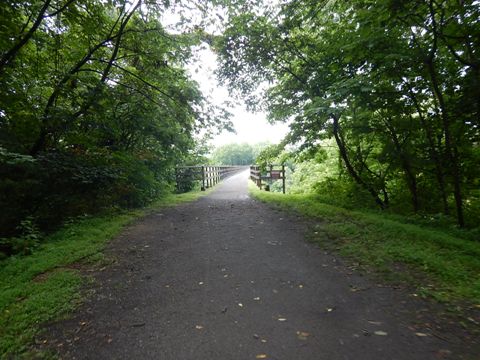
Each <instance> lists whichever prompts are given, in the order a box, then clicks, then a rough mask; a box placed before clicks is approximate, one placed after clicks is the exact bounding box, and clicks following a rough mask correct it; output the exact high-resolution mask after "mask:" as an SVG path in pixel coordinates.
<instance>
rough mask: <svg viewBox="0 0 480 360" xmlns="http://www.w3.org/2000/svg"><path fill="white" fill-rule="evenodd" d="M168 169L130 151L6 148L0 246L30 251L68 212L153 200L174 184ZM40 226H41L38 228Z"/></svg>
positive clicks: (1, 155)
mask: <svg viewBox="0 0 480 360" xmlns="http://www.w3.org/2000/svg"><path fill="white" fill-rule="evenodd" d="M167 174H168V170H167V169H165V167H161V166H158V165H157V164H156V163H155V162H154V161H152V160H150V159H148V158H139V157H135V156H133V155H131V154H125V153H121V152H118V153H108V152H106V151H103V152H80V151H52V152H48V153H43V154H40V155H39V156H37V157H36V158H32V157H29V156H24V155H19V154H15V153H9V152H7V151H5V150H2V151H1V152H0V194H1V195H0V207H1V208H2V209H3V213H2V217H1V218H0V238H1V239H2V240H1V242H0V252H2V253H4V254H7V255H9V254H15V253H28V252H30V251H31V250H32V249H33V248H34V247H35V245H36V243H38V242H39V241H40V240H41V239H40V237H38V236H37V234H38V233H39V232H38V231H44V232H49V231H52V230H53V229H55V228H57V227H58V226H59V225H60V224H61V223H62V222H63V221H65V220H66V219H68V218H73V217H77V216H79V215H83V214H94V213H99V212H101V211H103V210H105V209H108V208H111V207H123V208H133V207H140V206H144V205H146V204H148V203H149V202H151V201H153V200H154V199H156V198H157V197H158V196H159V195H160V193H161V192H163V191H168V190H170V187H169V185H168V182H167V180H168V176H167ZM37 230H38V231H37Z"/></svg>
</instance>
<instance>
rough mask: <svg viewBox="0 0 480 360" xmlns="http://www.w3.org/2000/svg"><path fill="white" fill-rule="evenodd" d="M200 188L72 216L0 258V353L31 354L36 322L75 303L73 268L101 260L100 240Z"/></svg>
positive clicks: (64, 311)
mask: <svg viewBox="0 0 480 360" xmlns="http://www.w3.org/2000/svg"><path fill="white" fill-rule="evenodd" d="M203 194H205V193H201V192H199V191H198V192H191V193H186V194H179V195H167V196H166V197H164V198H162V199H161V200H159V201H158V202H157V203H155V204H153V205H152V206H150V207H148V208H146V209H143V210H136V211H129V212H122V213H117V214H109V215H105V216H101V217H90V218H85V219H80V220H76V221H74V222H72V223H70V224H68V225H65V226H64V227H63V228H62V229H60V230H59V231H57V232H56V233H54V234H52V235H50V236H49V237H48V238H46V239H45V241H44V242H43V245H42V246H40V247H39V248H37V249H36V250H35V251H34V253H33V254H31V255H28V256H17V257H11V258H8V259H6V260H3V261H0V358H2V359H4V358H31V357H32V354H29V352H28V351H29V347H30V346H31V345H32V342H33V340H34V338H35V335H36V334H38V332H39V331H40V326H41V324H42V323H44V322H46V321H51V320H53V319H58V318H60V317H62V316H65V314H67V313H68V312H69V311H72V310H73V309H75V308H76V307H77V306H78V305H79V304H80V303H81V301H82V295H81V294H80V293H79V289H80V286H81V285H82V283H83V282H84V281H85V277H83V276H82V275H81V273H80V271H79V268H82V267H83V268H84V267H86V266H87V267H88V266H89V265H90V266H93V264H97V263H99V262H101V261H102V259H103V255H102V251H103V249H104V247H105V245H106V243H107V242H108V241H109V240H110V239H112V238H113V237H114V236H115V235H117V234H118V233H119V232H120V231H121V230H122V229H123V227H124V226H125V225H127V224H129V223H131V222H132V221H133V220H135V219H137V218H139V217H141V216H143V215H145V214H146V213H148V212H150V211H153V210H154V209H157V208H159V207H165V206H172V205H176V204H178V203H181V202H186V201H192V200H195V199H197V198H198V197H199V196H201V195H203Z"/></svg>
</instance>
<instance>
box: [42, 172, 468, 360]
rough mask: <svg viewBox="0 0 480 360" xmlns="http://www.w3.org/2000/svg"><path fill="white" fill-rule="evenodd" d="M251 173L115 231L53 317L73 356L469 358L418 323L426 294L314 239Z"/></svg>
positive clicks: (59, 341) (56, 335) (60, 341)
mask: <svg viewBox="0 0 480 360" xmlns="http://www.w3.org/2000/svg"><path fill="white" fill-rule="evenodd" d="M247 177H248V173H241V174H238V175H235V176H233V177H231V178H229V179H227V180H226V181H224V182H223V183H222V184H220V185H218V186H217V189H216V190H215V191H214V192H213V193H211V194H210V195H208V196H205V197H203V198H201V199H200V200H198V201H196V202H193V203H189V204H184V205H180V206H177V207H175V208H168V209H162V210H159V211H158V212H157V213H155V214H152V215H149V216H147V217H146V218H144V219H142V220H141V221H139V222H137V223H136V224H135V225H133V226H131V227H129V228H128V229H126V231H124V232H123V234H122V235H121V236H119V237H118V238H117V239H115V240H114V241H112V243H111V244H110V246H109V249H108V250H107V254H108V255H110V256H113V257H115V258H116V259H117V261H116V263H115V264H114V265H112V266H110V267H108V268H107V269H106V270H104V271H99V273H98V274H97V275H96V279H97V282H96V284H95V285H94V287H95V288H94V293H93V295H92V296H91V297H90V298H89V300H88V301H87V303H86V304H85V305H84V306H82V307H81V308H80V309H79V311H78V313H76V314H74V317H73V318H72V319H69V320H66V321H63V322H61V323H57V324H53V325H51V327H50V329H49V331H50V332H51V337H52V340H51V341H50V343H53V345H52V346H54V347H55V348H57V349H59V350H60V351H61V356H62V358H65V359H163V360H194V359H195V360H203V359H205V360H206V359H211V360H216V359H225V360H237V359H238V360H247V359H282V360H295V359H302V360H310V359H312V360H313V359H315V360H321V359H325V360H335V359H368V360H374V359H408V360H412V359H421V360H424V359H444V358H448V359H457V358H462V355H461V353H462V352H463V351H462V346H461V341H460V340H458V339H456V338H455V337H454V336H453V337H451V336H450V335H442V334H441V333H438V334H436V335H432V334H431V333H429V332H428V331H425V333H424V332H423V331H424V330H423V329H421V328H420V329H419V328H418V327H417V328H415V327H413V326H412V324H414V323H415V322H416V321H418V317H419V314H421V312H422V308H421V307H422V302H421V301H420V300H417V299H414V298H412V297H410V296H408V294H407V293H406V292H405V291H403V290H395V289H392V288H390V287H385V286H379V285H378V284H376V282H375V281H373V280H371V279H368V278H366V277H365V276H362V275H361V274H358V273H355V272H352V271H351V270H350V269H349V268H348V267H347V266H346V265H344V264H343V263H342V261H341V260H340V259H338V258H336V257H334V256H333V255H329V254H326V253H324V252H323V251H322V250H320V249H318V248H316V247H315V246H314V245H311V244H309V243H307V242H306V241H305V240H304V234H305V231H306V230H307V228H308V223H307V222H306V221H305V220H302V219H300V218H298V217H296V216H294V215H288V214H285V213H282V212H280V211H278V210H274V209H272V208H270V207H268V206H267V205H265V204H262V203H260V202H258V201H255V200H253V199H251V198H249V196H248V195H247ZM424 335H427V336H424ZM445 336H450V337H449V338H445ZM464 349H465V348H464Z"/></svg>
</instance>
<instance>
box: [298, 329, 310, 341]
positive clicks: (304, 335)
mask: <svg viewBox="0 0 480 360" xmlns="http://www.w3.org/2000/svg"><path fill="white" fill-rule="evenodd" d="M309 336H310V334H309V333H308V332H305V331H297V337H298V338H299V339H300V340H307V338H308V337H309Z"/></svg>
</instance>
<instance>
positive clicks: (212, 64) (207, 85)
mask: <svg viewBox="0 0 480 360" xmlns="http://www.w3.org/2000/svg"><path fill="white" fill-rule="evenodd" d="M216 67H217V64H216V55H215V54H214V53H213V52H212V51H211V50H210V49H209V48H207V49H204V50H200V51H199V56H198V63H197V62H196V63H195V64H192V65H191V66H190V68H189V71H190V74H191V76H192V78H193V79H194V80H196V81H197V82H198V83H199V84H200V88H201V90H202V92H203V93H204V94H206V95H209V96H210V97H211V100H212V102H213V103H214V104H216V105H221V104H222V103H223V102H224V101H228V100H230V98H229V95H228V90H227V89H226V88H225V87H224V86H221V85H220V84H218V83H217V80H216V78H215V74H214V71H215V69H216ZM228 111H230V112H231V113H232V114H233V118H232V122H233V124H234V127H235V130H236V132H237V133H236V134H233V133H230V132H226V131H224V132H223V133H222V134H220V135H218V136H216V137H215V138H214V139H213V140H212V145H214V146H220V145H224V144H229V143H233V142H236V143H244V142H247V143H250V144H255V143H258V142H270V143H278V142H280V141H281V140H282V139H283V137H284V136H285V135H286V134H287V132H288V125H286V124H280V123H279V124H274V125H271V124H269V123H268V122H267V120H266V114H264V113H250V112H248V111H247V110H246V108H245V106H243V104H242V105H237V106H234V107H232V108H228Z"/></svg>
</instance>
